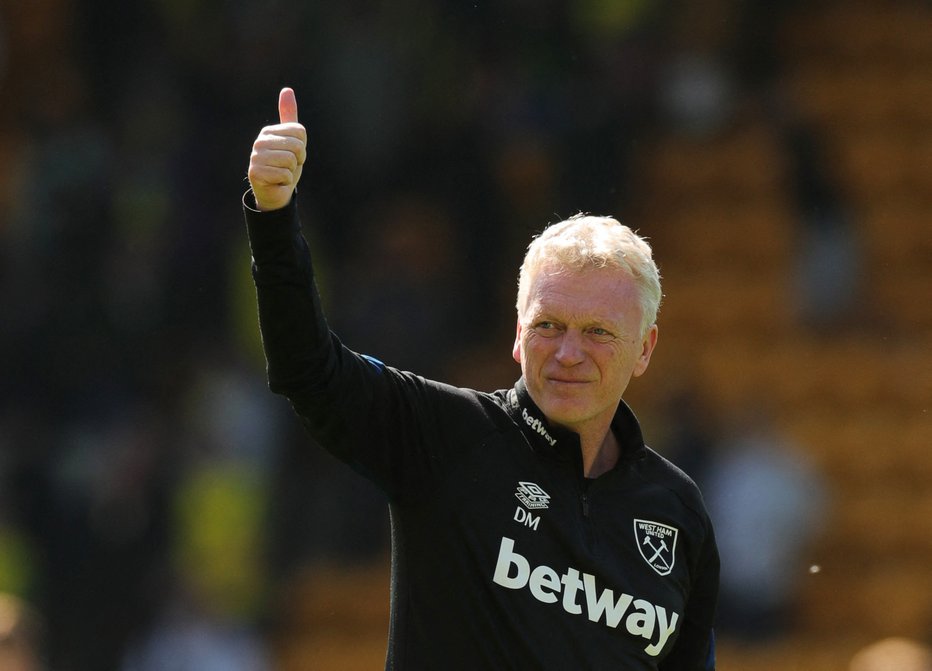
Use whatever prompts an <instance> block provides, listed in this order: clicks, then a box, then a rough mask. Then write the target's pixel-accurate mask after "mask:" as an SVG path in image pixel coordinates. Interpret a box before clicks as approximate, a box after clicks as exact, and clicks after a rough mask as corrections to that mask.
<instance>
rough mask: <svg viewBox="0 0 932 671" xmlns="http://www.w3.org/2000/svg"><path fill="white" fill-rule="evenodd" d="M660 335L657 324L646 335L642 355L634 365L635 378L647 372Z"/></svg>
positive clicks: (642, 345) (642, 343) (642, 344)
mask: <svg viewBox="0 0 932 671" xmlns="http://www.w3.org/2000/svg"><path fill="white" fill-rule="evenodd" d="M658 335H659V330H658V329H657V325H656V324H654V325H653V326H651V327H650V328H649V329H648V330H647V333H645V334H644V339H643V340H642V341H641V354H640V356H638V360H637V361H636V362H635V364H634V371H633V373H632V374H633V375H634V377H640V376H641V375H643V374H644V371H646V370H647V366H648V365H650V355H651V354H653V353H654V348H655V347H656V346H657V337H658Z"/></svg>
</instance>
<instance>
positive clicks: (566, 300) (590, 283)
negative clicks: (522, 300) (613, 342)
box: [528, 267, 640, 320]
mask: <svg viewBox="0 0 932 671" xmlns="http://www.w3.org/2000/svg"><path fill="white" fill-rule="evenodd" d="M528 298H529V299H530V300H529V304H528V308H529V309H530V310H531V311H532V312H535V313H540V312H548V311H554V310H560V311H564V312H569V313H573V314H579V315H581V316H582V315H586V316H589V317H591V318H596V317H598V318H602V319H612V320H617V319H623V318H625V317H626V316H628V315H629V314H630V312H631V311H632V310H639V309H640V304H639V302H638V296H637V288H636V286H635V282H634V278H632V277H631V275H630V274H628V273H627V272H625V271H624V270H623V269H621V268H611V267H608V268H586V269H583V270H572V269H565V268H554V267H550V268H546V269H542V272H540V273H538V274H537V275H536V276H535V278H534V281H533V283H532V285H531V291H530V295H529V296H528Z"/></svg>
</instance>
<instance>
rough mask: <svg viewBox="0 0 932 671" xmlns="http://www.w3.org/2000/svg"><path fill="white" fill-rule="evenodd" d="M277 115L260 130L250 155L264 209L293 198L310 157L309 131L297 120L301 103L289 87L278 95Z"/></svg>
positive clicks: (257, 194) (252, 181)
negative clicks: (308, 153)
mask: <svg viewBox="0 0 932 671" xmlns="http://www.w3.org/2000/svg"><path fill="white" fill-rule="evenodd" d="M278 118H279V122H280V123H278V124H275V125H272V126H266V127H265V128H263V129H262V131H261V132H260V133H259V136H258V137H257V138H256V141H255V142H254V143H253V145H252V155H251V156H250V157H249V173H248V174H249V184H250V186H252V192H253V194H254V195H255V197H256V205H257V206H258V208H259V209H260V210H262V211H268V210H277V209H279V208H281V207H284V206H285V205H287V204H288V203H289V202H290V201H291V195H292V194H293V193H294V190H295V187H296V186H297V185H298V180H299V179H301V170H302V168H303V167H304V161H305V159H306V158H307V131H306V130H305V129H304V126H302V125H301V124H299V123H298V102H297V100H295V95H294V91H293V90H292V89H290V88H283V89H282V91H281V93H280V94H279V96H278Z"/></svg>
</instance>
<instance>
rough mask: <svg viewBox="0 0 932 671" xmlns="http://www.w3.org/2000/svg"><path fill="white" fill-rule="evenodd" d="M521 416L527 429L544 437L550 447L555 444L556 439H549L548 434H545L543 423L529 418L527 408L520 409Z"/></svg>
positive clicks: (534, 418)
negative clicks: (529, 428)
mask: <svg viewBox="0 0 932 671" xmlns="http://www.w3.org/2000/svg"><path fill="white" fill-rule="evenodd" d="M521 416H522V417H524V421H525V422H527V425H528V426H529V427H531V428H532V429H534V431H537V433H539V434H540V435H542V436H543V437H544V440H546V441H547V442H548V443H550V446H551V447H553V446H554V445H556V444H557V439H556V438H551V437H550V434H549V433H547V429H545V428H544V423H543V422H542V421H540V420H539V419H537V418H536V417H531V416H530V415H529V414H528V412H527V408H521Z"/></svg>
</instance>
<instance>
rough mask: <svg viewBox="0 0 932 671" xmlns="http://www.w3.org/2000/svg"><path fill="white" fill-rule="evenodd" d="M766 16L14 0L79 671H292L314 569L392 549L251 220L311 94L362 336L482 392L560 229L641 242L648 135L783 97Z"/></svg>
mask: <svg viewBox="0 0 932 671" xmlns="http://www.w3.org/2000/svg"><path fill="white" fill-rule="evenodd" d="M747 4H749V5H757V4H761V5H762V4H763V3H747ZM766 4H767V9H762V8H761V7H754V8H747V7H745V5H744V3H734V2H727V1H722V2H715V3H711V5H714V6H715V7H717V8H718V10H719V11H720V12H723V13H724V15H727V16H728V17H730V18H729V20H728V21H727V22H726V24H727V25H729V26H731V28H730V29H729V30H726V31H724V35H721V33H722V31H721V30H720V27H719V30H718V31H717V33H716V34H717V35H718V37H717V39H715V40H713V41H712V44H711V46H710V45H704V44H702V43H701V42H700V41H699V40H696V39H688V38H686V37H685V36H686V35H690V34H692V33H690V31H687V30H684V23H689V22H691V21H693V20H695V19H696V17H700V16H703V15H704V14H703V12H706V11H707V10H708V7H709V5H704V4H703V3H689V2H682V1H680V2H677V1H674V0H667V1H665V2H656V1H655V2H648V1H644V0H624V1H619V0H577V1H574V2H568V1H565V0H535V1H534V2H530V1H528V0H509V1H508V2H484V1H480V2H467V3H457V2H447V1H440V2H438V1H437V0H397V1H395V2H391V3H373V2H364V1H360V0H351V1H348V2H333V3H319V2H317V3H286V2H282V1H280V0H271V1H269V2H263V3H255V2H247V1H245V0H225V1H221V0H187V1H182V2H170V1H168V0H121V1H120V2H117V1H116V0H30V1H29V2H21V1H19V0H6V1H5V2H3V3H2V4H0V7H2V13H0V90H2V99H3V105H2V107H0V206H2V214H0V301H2V314H3V318H2V327H0V352H2V358H0V362H2V371H0V591H6V592H9V593H13V594H16V595H19V597H21V598H23V599H26V600H28V601H29V602H30V603H32V604H33V605H34V607H35V608H36V610H37V611H38V612H39V613H41V616H42V619H43V620H44V622H45V631H46V636H45V639H44V640H45V647H46V649H47V650H46V653H47V658H48V664H49V667H48V668H53V669H56V671H99V670H100V669H121V670H123V671H155V670H157V669H158V670H164V669H195V668H196V669H200V670H207V671H210V670H212V669H218V670H219V669H223V670H224V671H236V670H237V669H243V670H244V671H245V670H247V669H250V670H257V669H258V670H261V669H263V668H270V667H271V664H272V662H271V659H270V657H269V653H268V650H267V648H266V646H265V644H264V639H265V638H266V635H267V634H269V632H274V630H275V627H276V626H277V624H278V623H277V621H276V613H277V608H276V604H277V603H278V599H279V598H280V595H281V594H282V593H283V592H286V591H287V589H288V584H289V583H288V581H289V579H290V578H291V576H293V575H294V574H295V572H296V571H298V570H300V568H301V567H302V566H305V565H308V564H311V563H313V562H314V561H320V560H329V561H336V560H338V561H343V562H346V561H367V560H370V559H373V558H379V557H382V556H384V553H385V549H386V546H387V538H388V519H387V513H386V510H385V506H384V504H383V502H382V500H381V498H380V497H379V495H378V494H377V493H376V492H374V491H373V490H372V489H371V488H370V487H369V486H368V485H367V484H366V483H364V482H363V481H361V480H359V479H358V478H356V477H355V476H353V475H350V474H349V472H348V471H347V470H346V469H344V467H343V466H341V465H339V464H336V463H335V462H334V461H333V460H332V459H330V458H329V457H327V456H326V455H324V454H323V453H321V452H320V451H319V450H314V449H311V448H310V446H309V445H308V441H307V440H306V439H305V438H304V436H303V435H302V433H301V430H300V427H299V426H298V425H297V422H296V421H295V420H294V419H293V417H292V416H291V414H290V410H289V408H288V407H287V405H285V404H284V403H283V402H282V401H281V399H278V398H275V397H273V396H272V395H271V394H270V393H269V392H268V390H267V388H266V386H265V379H264V367H263V366H264V364H263V359H262V355H261V346H260V343H259V338H258V333H257V329H256V315H255V306H254V297H253V292H252V287H251V284H250V278H249V253H248V248H247V245H246V241H245V236H244V230H243V225H242V216H241V210H240V207H241V205H240V197H241V195H242V193H243V192H244V190H245V188H246V183H245V168H246V163H247V161H248V154H249V149H250V145H251V143H252V140H253V138H254V136H255V134H256V133H257V132H258V130H259V128H260V127H261V126H262V125H265V124H267V123H273V122H275V121H277V118H276V107H275V101H276V96H277V92H278V90H279V88H280V87H281V86H283V85H290V86H292V87H294V88H295V89H296V91H297V94H298V101H299V110H300V114H301V121H302V122H303V123H304V124H305V125H306V126H307V127H308V129H309V134H310V147H311V151H310V158H309V164H308V166H307V168H306V169H305V175H304V178H303V181H302V184H301V194H300V199H301V200H300V206H301V208H302V212H303V217H304V219H305V225H306V229H307V235H308V236H309V237H310V238H311V243H312V247H313V248H314V250H315V257H316V260H317V264H318V267H319V274H320V278H319V281H320V285H321V290H322V293H323V294H324V299H325V302H326V304H327V306H328V310H329V316H330V319H331V322H332V325H333V326H334V328H335V330H337V331H338V332H340V333H341V335H342V337H343V339H344V341H345V342H346V343H347V344H348V345H349V346H350V347H353V348H354V349H357V350H360V351H364V352H368V353H371V354H373V355H375V356H378V357H379V358H382V359H384V360H386V361H388V362H390V363H392V364H394V365H397V366H399V367H404V368H409V369H412V370H415V371H417V372H419V373H422V374H425V375H428V376H433V377H440V378H444V379H451V378H452V380H453V381H457V379H456V376H457V374H458V372H462V367H463V363H462V362H463V361H464V360H468V359H465V358H466V357H468V356H470V355H471V354H473V353H474V352H476V351H477V350H481V349H484V348H492V347H494V348H498V349H499V350H500V356H501V359H502V361H503V362H506V364H507V362H508V360H509V356H508V354H509V351H510V337H511V330H512V328H513V308H512V304H513V293H514V289H515V276H516V269H517V263H518V261H519V259H520V257H521V254H522V251H523V247H524V246H525V245H526V243H527V241H528V240H529V238H530V236H531V235H532V234H533V233H534V232H536V231H538V230H539V229H540V228H541V227H542V226H544V225H545V224H546V223H548V222H552V221H556V220H558V219H560V218H563V217H566V216H569V215H571V214H574V213H576V212H578V211H580V210H586V211H590V212H597V213H606V214H616V215H619V216H621V217H622V218H624V214H625V212H626V211H628V210H629V209H632V208H633V207H634V206H635V203H636V199H637V194H636V193H633V192H632V189H631V188H630V186H631V179H630V177H631V176H630V171H631V169H632V165H631V160H630V159H631V155H632V152H633V150H634V148H635V147H636V146H637V143H638V142H639V140H640V139H642V138H644V137H647V136H649V135H650V134H651V133H653V132H656V131H657V130H658V129H659V128H662V127H664V126H669V125H679V126H680V127H681V128H682V129H683V131H684V132H690V133H707V132H714V131H715V129H716V128H717V127H719V126H720V125H721V124H723V123H727V119H726V117H727V109H728V108H729V105H730V104H733V103H734V101H735V100H737V99H740V97H741V96H747V95H764V94H762V93H761V90H762V89H764V88H765V87H764V86H763V85H762V81H766V77H767V76H768V72H769V69H770V68H771V67H772V64H771V63H770V61H771V59H772V55H770V54H768V52H767V46H768V40H767V30H766V27H767V26H769V25H776V24H777V22H778V21H779V12H780V11H781V8H783V7H784V6H785V5H787V4H788V3H766ZM697 6H698V9H697ZM741 8H743V9H741ZM758 14H759V15H758ZM713 16H715V14H714V13H713ZM735 64H740V65H741V67H740V68H738V67H735ZM807 165H809V164H808V163H807ZM804 183H805V184H811V183H812V182H811V180H807V181H805V182H804ZM800 191H801V192H802V195H801V196H800V198H802V199H805V198H806V197H809V198H812V199H819V198H822V199H823V201H824V198H825V197H826V190H822V191H817V192H815V191H813V190H812V189H810V190H809V191H806V190H805V189H804V188H802V187H801V189H800ZM823 204H824V203H823V202H822V201H820V202H819V203H818V206H819V207H820V210H819V211H820V212H826V208H825V207H822V205H823ZM832 214H833V211H832V210H829V211H828V214H827V215H826V216H825V217H823V218H822V219H820V223H819V226H817V227H816V228H815V229H813V230H815V231H817V232H818V231H825V230H828V231H830V232H834V231H837V228H838V220H839V217H834V218H832ZM831 248H832V249H837V247H836V246H832V247H831ZM813 267H814V268H815V269H817V270H821V271H823V272H824V271H825V270H826V266H825V265H824V264H818V263H816V264H813ZM832 267H835V266H832ZM842 270H844V268H842ZM839 282H840V283H841V285H842V289H841V291H842V293H843V292H844V291H845V290H846V289H845V287H846V286H847V285H844V279H841V280H839ZM828 302H829V303H830V304H831V300H830V299H828ZM814 312H815V313H817V314H819V315H824V309H823V310H820V309H819V308H818V307H815V308H814ZM516 373H517V369H516V368H515V369H510V368H507V369H505V371H504V372H502V373H501V374H500V375H499V376H498V377H495V378H494V379H492V377H490V379H488V381H487V382H486V384H487V386H488V388H492V387H494V386H497V385H499V384H508V383H510V379H506V378H508V377H509V376H513V375H515V374H516ZM716 439H717V437H716V438H714V439H710V440H713V441H714V440H716ZM748 440H750V441H751V442H752V443H754V444H755V445H759V446H761V450H762V453H766V454H769V455H771V456H772V455H773V452H768V451H767V450H769V449H770V448H771V447H772V446H773V444H774V441H771V440H769V439H767V438H766V437H762V436H758V435H755V436H754V437H753V438H749V439H748ZM735 449H737V448H735ZM695 454H700V453H699V452H698V451H697V452H696V453H695ZM764 463H771V464H776V465H777V466H776V469H775V470H776V471H778V472H779V473H781V474H783V475H775V476H773V478H775V479H776V480H777V481H778V484H777V485H776V486H777V487H781V486H782V487H785V488H787V489H788V490H790V491H796V490H797V489H798V488H799V487H800V486H801V485H800V484H799V483H795V482H794V480H793V478H794V475H793V474H794V473H797V472H798V471H797V470H794V469H797V468H799V467H797V466H795V465H792V464H791V465H788V466H781V465H780V464H782V463H783V462H782V461H781V459H780V458H779V457H773V458H772V459H771V460H770V461H769V462H768V461H767V460H766V459H765V461H764ZM734 468H735V469H737V470H734V469H733V470H732V471H729V470H728V469H727V468H726V469H723V470H721V471H711V470H710V471H701V472H702V473H703V474H706V475H707V477H708V478H710V479H711V478H715V477H718V478H721V479H723V480H724V479H726V478H728V477H730V476H734V475H735V473H736V472H737V473H739V474H740V473H741V472H743V471H741V468H743V466H742V465H741V464H738V465H736V466H735V467H734ZM747 468H748V469H750V470H752V471H754V470H755V468H756V467H754V466H747ZM755 472H758V473H760V479H759V480H758V481H757V482H759V483H764V484H761V485H760V486H761V487H764V486H766V483H767V482H768V480H767V478H768V477H769V476H768V475H767V473H765V472H764V469H763V467H761V469H758V470H756V471H755ZM699 473H700V465H697V466H696V474H697V478H698V477H699ZM787 473H788V474H789V475H787ZM806 477H809V476H808V475H807V476H806ZM780 478H782V479H780ZM737 479H738V480H739V481H740V479H741V478H740V475H739V476H738V477H737ZM802 482H809V480H803V481H802ZM725 486H726V485H724V484H723V485H721V489H720V490H719V491H725V490H724V488H725ZM794 488H795V489H794ZM804 489H805V491H807V492H810V493H811V494H812V496H813V497H818V496H819V494H818V488H817V487H810V486H809V485H805V486H804ZM736 496H737V494H736ZM733 502H734V499H732V501H731V503H729V502H727V501H726V503H725V504H724V507H725V508H726V509H728V508H732V507H734V505H733ZM765 504H766V502H763V503H762V505H765ZM712 505H713V507H714V505H715V501H713V502H712ZM817 505H818V504H817V502H815V501H813V503H812V506H813V507H816V506H817ZM745 510H746V512H750V511H749V510H747V509H745ZM809 510H812V508H810V509H809ZM784 512H786V511H784ZM762 514H766V512H765V513H762ZM787 514H789V515H791V516H792V515H796V517H794V518H792V519H790V520H788V521H787V522H786V524H787V525H789V526H790V527H791V529H790V530H789V531H788V532H787V533H790V534H792V533H797V532H798V530H799V528H800V523H799V520H798V518H799V517H805V510H801V511H789V513H787ZM742 523H749V524H751V526H752V527H753V526H754V522H753V520H751V521H744V522H741V521H737V522H736V524H737V525H739V526H738V528H737V529H736V532H735V533H737V534H741V533H742V529H741V528H740V524H742ZM793 528H795V529H796V531H795V532H794V531H793ZM724 529H726V525H725V524H724V523H723V530H724ZM780 529H783V527H780ZM745 531H746V530H745ZM725 534H727V532H725V531H723V537H725V538H727V536H726V535H725ZM774 542H775V543H779V539H776V540H775V541H774ZM755 570H758V571H760V570H763V571H767V570H768V567H762V568H761V567H748V571H755ZM777 587H780V588H782V587H783V585H782V583H781V584H780V585H777ZM775 607H776V608H778V607H779V604H778V605H777V606H775ZM735 608H736V609H738V610H737V611H736V612H738V613H741V611H740V608H741V605H740V604H737V605H735ZM769 615H772V613H765V614H764V616H769ZM762 626H764V625H762ZM179 660H186V661H179Z"/></svg>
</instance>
